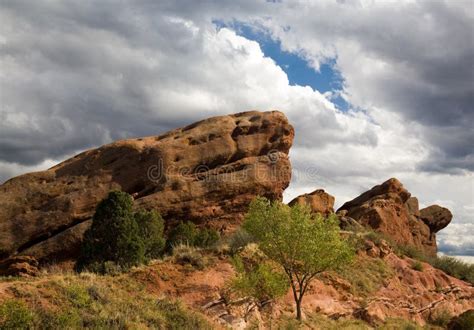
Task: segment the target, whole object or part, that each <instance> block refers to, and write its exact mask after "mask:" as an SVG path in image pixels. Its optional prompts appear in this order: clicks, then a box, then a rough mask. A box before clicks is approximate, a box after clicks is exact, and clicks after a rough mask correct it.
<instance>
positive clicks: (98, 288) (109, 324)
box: [0, 273, 211, 329]
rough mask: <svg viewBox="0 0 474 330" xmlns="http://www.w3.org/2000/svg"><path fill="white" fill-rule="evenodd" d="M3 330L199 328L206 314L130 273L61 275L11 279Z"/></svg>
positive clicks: (0, 313) (0, 305)
mask: <svg viewBox="0 0 474 330" xmlns="http://www.w3.org/2000/svg"><path fill="white" fill-rule="evenodd" d="M0 299H1V300H0V328H1V329H8V328H11V329H28V328H38V329H39V328H41V329H47V328H48V329H49V328H50V329H76V328H94V329H124V328H132V329H138V328H139V329H150V328H151V329H156V328H160V329H161V328H164V329H176V328H179V329H196V328H199V329H201V328H204V329H206V328H211V325H210V324H209V323H208V321H206V320H205V318H204V317H203V316H201V315H199V314H197V313H195V312H193V311H191V310H189V309H188V308H186V307H185V306H183V304H181V303H180V302H179V301H174V300H171V299H169V298H158V297H156V296H154V295H151V294H149V293H148V292H147V291H146V288H145V285H144V284H142V283H140V282H139V281H136V280H134V279H133V278H132V277H131V276H129V274H123V275H119V276H98V275H95V274H91V273H81V274H78V275H77V274H76V275H73V274H66V275H63V274H55V275H48V276H47V277H42V278H39V279H36V280H33V281H32V280H29V281H24V280H18V281H16V282H13V283H9V289H8V297H2V298H0Z"/></svg>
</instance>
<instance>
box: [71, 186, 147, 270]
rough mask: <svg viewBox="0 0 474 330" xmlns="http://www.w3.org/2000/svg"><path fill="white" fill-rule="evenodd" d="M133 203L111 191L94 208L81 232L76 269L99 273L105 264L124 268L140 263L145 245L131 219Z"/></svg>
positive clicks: (125, 195) (123, 193) (124, 194)
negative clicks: (84, 228)
mask: <svg viewBox="0 0 474 330" xmlns="http://www.w3.org/2000/svg"><path fill="white" fill-rule="evenodd" d="M132 207H133V200H132V198H131V196H130V195H129V194H127V193H125V192H122V191H112V192H110V193H109V195H108V196H107V198H105V199H104V200H102V201H101V202H100V203H99V204H98V205H97V208H96V211H95V214H94V216H93V218H92V224H91V227H90V228H89V229H88V230H87V231H86V232H85V234H84V239H83V242H82V247H81V255H80V257H79V259H78V261H77V264H76V269H77V270H78V271H82V270H84V269H87V268H94V270H95V271H99V272H100V269H102V268H101V266H103V265H105V264H106V263H107V262H113V263H115V264H117V265H118V266H120V267H122V268H124V269H128V268H130V267H131V266H135V265H138V264H140V263H143V262H144V260H145V244H144V242H143V239H142V237H141V236H140V230H139V226H138V223H137V221H136V220H135V218H134V216H133V210H132Z"/></svg>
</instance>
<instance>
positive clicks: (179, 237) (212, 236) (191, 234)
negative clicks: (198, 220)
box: [166, 222, 219, 251]
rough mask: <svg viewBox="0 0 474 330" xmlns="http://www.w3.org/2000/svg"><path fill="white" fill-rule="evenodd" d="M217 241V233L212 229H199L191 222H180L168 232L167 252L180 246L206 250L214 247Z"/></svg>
mask: <svg viewBox="0 0 474 330" xmlns="http://www.w3.org/2000/svg"><path fill="white" fill-rule="evenodd" d="M218 240H219V233H218V232H217V231H216V230H214V229H209V228H202V229H200V228H197V227H196V225H195V224H194V223H192V222H181V223H179V224H178V225H177V226H176V227H174V228H173V229H172V230H171V231H170V233H169V235H168V241H167V242H166V245H167V250H168V251H171V250H172V249H173V247H174V246H177V245H180V244H185V245H190V246H198V247H202V248H206V247H210V246H212V245H214V244H215V243H217V241H218Z"/></svg>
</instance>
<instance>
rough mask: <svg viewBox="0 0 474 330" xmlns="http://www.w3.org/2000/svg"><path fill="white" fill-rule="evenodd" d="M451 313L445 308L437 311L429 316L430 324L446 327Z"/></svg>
mask: <svg viewBox="0 0 474 330" xmlns="http://www.w3.org/2000/svg"><path fill="white" fill-rule="evenodd" d="M451 318H452V315H451V313H449V312H448V311H446V310H441V311H438V312H437V313H436V314H435V315H433V316H431V318H430V323H431V324H432V325H437V326H440V327H443V328H446V326H447V325H448V323H449V321H450V320H451Z"/></svg>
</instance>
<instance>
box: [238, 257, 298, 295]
mask: <svg viewBox="0 0 474 330" xmlns="http://www.w3.org/2000/svg"><path fill="white" fill-rule="evenodd" d="M233 264H234V267H235V269H236V270H237V276H236V278H235V279H234V280H233V281H232V283H231V287H232V289H234V290H235V291H237V292H239V293H240V294H241V295H243V296H250V297H253V298H255V299H256V300H257V302H264V301H267V300H270V299H275V298H277V297H279V296H282V295H284V294H285V293H286V292H287V291H288V289H289V287H290V284H289V282H288V279H287V277H286V275H285V274H283V273H281V272H279V271H278V270H277V269H276V268H275V267H274V266H272V265H270V264H269V263H260V264H253V265H251V266H250V267H245V265H244V263H243V261H242V259H241V258H240V257H239V256H235V257H234V258H233ZM247 266H248V265H247Z"/></svg>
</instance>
